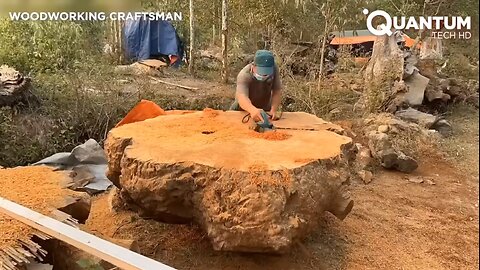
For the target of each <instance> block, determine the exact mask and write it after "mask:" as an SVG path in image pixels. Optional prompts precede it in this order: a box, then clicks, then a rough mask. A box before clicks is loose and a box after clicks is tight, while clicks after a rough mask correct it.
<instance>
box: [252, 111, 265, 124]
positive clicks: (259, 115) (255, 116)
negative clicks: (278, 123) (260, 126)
mask: <svg viewBox="0 0 480 270" xmlns="http://www.w3.org/2000/svg"><path fill="white" fill-rule="evenodd" d="M262 111H263V110H262V109H257V108H255V109H254V110H252V111H251V112H250V117H252V119H253V121H255V122H259V121H262V122H263V117H262Z"/></svg>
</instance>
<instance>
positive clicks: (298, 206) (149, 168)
mask: <svg viewBox="0 0 480 270" xmlns="http://www.w3.org/2000/svg"><path fill="white" fill-rule="evenodd" d="M243 116H244V113H242V112H233V111H229V112H222V111H213V110H205V111H203V112H176V113H173V112H167V114H166V115H164V116H159V117H157V118H153V119H149V120H145V121H142V122H136V123H131V124H128V125H123V126H121V127H118V128H114V129H112V130H111V131H110V132H109V134H108V137H107V140H106V142H105V151H106V153H107V157H108V162H109V169H108V177H109V178H110V180H111V181H112V182H113V183H114V184H115V185H116V186H117V187H119V188H121V193H122V195H123V193H125V194H127V195H128V197H129V198H130V199H131V200H132V202H133V203H135V205H137V206H139V207H141V208H142V209H143V210H144V211H145V212H146V213H148V214H149V215H150V216H151V217H152V218H154V219H156V220H159V221H167V222H178V223H188V222H195V223H197V224H198V225H199V226H200V227H201V228H202V229H203V230H204V231H205V232H207V234H208V238H209V239H210V241H211V243H212V245H213V248H214V249H215V250H224V251H242V252H273V253H283V252H286V251H287V250H288V249H289V248H290V247H291V246H292V244H293V243H294V240H295V239H299V238H302V237H305V236H307V235H308V233H309V232H312V231H314V230H316V229H318V226H319V224H320V220H319V216H321V215H322V214H323V213H324V212H325V211H329V212H331V213H332V214H333V215H335V216H336V217H338V218H339V219H344V218H345V217H346V216H347V215H348V213H349V212H350V211H351V209H352V207H353V201H352V200H351V199H350V198H349V193H348V191H347V186H346V185H347V184H348V179H349V178H350V175H351V171H350V170H352V169H353V168H352V167H353V164H350V160H353V155H354V151H353V143H352V141H351V139H350V138H348V137H345V136H342V135H338V134H336V133H335V132H332V131H329V130H330V129H332V126H333V124H331V123H328V122H325V121H322V120H321V119H319V118H316V117H315V116H313V115H310V114H306V113H284V114H283V117H282V119H280V120H278V121H276V125H277V126H285V125H286V124H287V123H288V126H289V127H290V128H296V127H300V126H301V127H307V126H310V127H311V128H312V129H313V130H308V131H304V130H277V131H273V132H267V133H257V132H254V131H252V130H249V129H248V125H247V124H242V121H241V120H242V117H243ZM292 120H295V121H292ZM312 121H313V122H314V123H312ZM315 123H318V124H315ZM337 129H338V128H337ZM266 157H270V158H266ZM292 220H294V221H295V222H293V223H292Z"/></svg>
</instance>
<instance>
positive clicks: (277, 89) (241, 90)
mask: <svg viewBox="0 0 480 270" xmlns="http://www.w3.org/2000/svg"><path fill="white" fill-rule="evenodd" d="M281 100H282V83H281V81H280V75H279V72H278V67H277V65H276V64H275V59H274V57H273V53H272V52H270V51H266V50H259V51H257V52H256V53H255V58H254V60H253V63H250V64H248V65H246V66H245V67H244V68H243V69H242V70H241V71H240V73H238V76H237V90H236V93H235V102H234V103H233V104H232V106H231V107H230V110H236V111H238V110H244V111H247V112H248V113H250V116H251V117H252V119H253V120H254V121H256V122H258V121H262V120H263V119H262V116H261V115H260V113H261V111H262V110H263V111H265V112H267V113H268V114H269V115H270V118H271V119H272V120H277V118H278V117H277V110H278V107H279V106H280V103H281Z"/></svg>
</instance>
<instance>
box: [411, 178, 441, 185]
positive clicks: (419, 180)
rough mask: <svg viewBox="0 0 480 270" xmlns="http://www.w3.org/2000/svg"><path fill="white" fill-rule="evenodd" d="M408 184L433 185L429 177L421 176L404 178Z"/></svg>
mask: <svg viewBox="0 0 480 270" xmlns="http://www.w3.org/2000/svg"><path fill="white" fill-rule="evenodd" d="M406 179H407V181H408V182H411V183H415V184H427V185H431V186H433V185H435V182H434V181H433V179H432V178H431V177H423V176H411V177H406Z"/></svg>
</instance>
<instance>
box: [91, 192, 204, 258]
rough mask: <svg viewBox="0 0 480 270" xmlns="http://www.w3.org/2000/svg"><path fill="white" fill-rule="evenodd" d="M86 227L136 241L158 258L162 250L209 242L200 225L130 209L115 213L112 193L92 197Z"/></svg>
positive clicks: (97, 233)
mask: <svg viewBox="0 0 480 270" xmlns="http://www.w3.org/2000/svg"><path fill="white" fill-rule="evenodd" d="M85 228H86V229H87V230H89V231H91V232H92V233H93V234H95V235H97V236H98V237H109V238H116V239H126V240H135V241H136V242H137V243H138V245H139V247H140V252H141V253H142V254H143V255H146V256H150V257H156V255H157V254H156V253H159V252H160V251H173V250H175V251H179V250H187V249H189V248H191V246H192V245H195V244H198V243H199V242H202V241H203V242H207V241H206V238H205V235H204V234H203V233H202V232H201V231H200V230H199V229H198V228H197V227H196V226H192V225H172V224H165V223H160V222H157V221H154V220H146V219H142V218H140V217H139V216H138V214H137V213H134V212H132V211H129V210H119V211H116V212H112V211H111V210H110V206H109V203H108V194H104V195H101V196H98V197H95V198H94V199H93V200H92V211H91V212H90V216H89V218H88V220H87V222H86V224H85Z"/></svg>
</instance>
